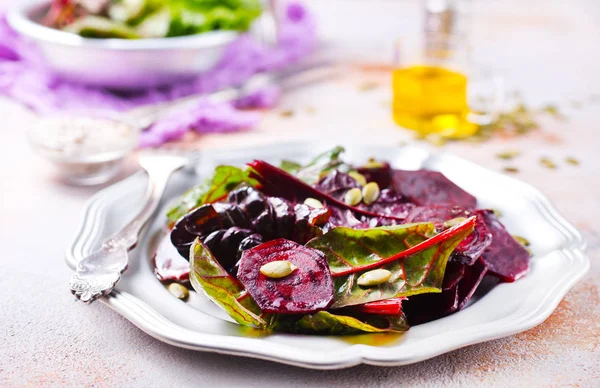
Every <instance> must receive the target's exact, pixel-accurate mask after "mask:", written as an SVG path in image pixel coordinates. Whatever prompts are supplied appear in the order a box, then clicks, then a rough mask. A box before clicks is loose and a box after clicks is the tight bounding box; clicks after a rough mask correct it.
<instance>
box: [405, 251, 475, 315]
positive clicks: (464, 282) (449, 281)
mask: <svg viewBox="0 0 600 388" xmlns="http://www.w3.org/2000/svg"><path fill="white" fill-rule="evenodd" d="M486 272H487V267H486V265H485V263H484V262H483V260H482V259H479V260H477V261H476V262H475V263H474V264H473V265H472V266H467V265H464V264H459V263H454V264H452V265H449V266H448V267H447V268H446V274H445V275H444V290H443V291H442V293H440V294H421V295H414V296H411V297H409V298H408V300H406V301H405V302H404V303H403V304H402V308H403V310H404V313H405V314H406V318H407V319H408V322H409V324H410V325H418V324H421V323H425V322H430V321H433V320H436V319H439V318H442V317H445V316H447V315H450V314H452V313H454V312H456V311H460V310H462V309H463V308H464V307H465V306H466V305H467V303H468V302H469V300H470V299H471V297H472V296H473V294H474V293H475V291H476V290H477V287H478V286H479V284H480V283H481V280H482V279H483V277H484V276H485V274H486ZM458 278H459V279H458ZM457 279H458V281H457ZM449 285H452V287H450V288H447V286H449Z"/></svg>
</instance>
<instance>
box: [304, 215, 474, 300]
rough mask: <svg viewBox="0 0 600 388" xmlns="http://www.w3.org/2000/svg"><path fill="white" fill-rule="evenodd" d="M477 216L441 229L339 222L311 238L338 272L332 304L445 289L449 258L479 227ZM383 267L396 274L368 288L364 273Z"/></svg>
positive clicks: (424, 225) (314, 245)
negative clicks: (360, 282)
mask: <svg viewBox="0 0 600 388" xmlns="http://www.w3.org/2000/svg"><path fill="white" fill-rule="evenodd" d="M474 223H475V220H474V217H472V218H470V219H467V220H465V221H464V222H462V223H460V224H458V225H456V226H454V227H452V228H450V229H447V230H445V231H444V232H442V233H440V234H437V235H436V234H435V227H434V225H433V224H432V223H420V224H407V225H399V226H391V227H379V228H373V229H362V230H356V229H351V228H345V227H338V228H334V229H332V230H330V231H329V232H327V233H326V234H324V235H323V236H320V237H316V238H314V239H313V240H311V241H309V242H308V244H307V246H309V247H311V248H314V249H318V250H320V251H322V252H323V253H325V255H326V256H327V261H328V262H329V267H330V269H331V274H332V276H333V281H334V287H335V296H334V304H333V305H332V308H340V307H345V306H352V305H359V304H364V303H366V302H373V301H377V300H383V299H389V298H393V297H400V296H409V295H415V294H421V293H428V292H432V293H436V292H441V287H442V281H443V279H444V272H445V269H446V263H447V261H448V257H449V256H450V254H451V253H452V251H453V250H454V249H455V248H456V246H457V245H458V244H459V243H460V242H461V241H462V240H463V239H464V238H465V237H466V236H468V235H469V234H470V233H471V232H472V231H473V229H474ZM377 268H383V269H386V270H388V271H390V272H391V273H392V276H391V278H390V279H389V280H388V281H386V282H385V283H382V284H379V285H376V286H370V287H362V286H359V285H358V284H357V279H358V278H359V277H360V275H362V274H363V273H366V272H368V271H371V270H373V269H377Z"/></svg>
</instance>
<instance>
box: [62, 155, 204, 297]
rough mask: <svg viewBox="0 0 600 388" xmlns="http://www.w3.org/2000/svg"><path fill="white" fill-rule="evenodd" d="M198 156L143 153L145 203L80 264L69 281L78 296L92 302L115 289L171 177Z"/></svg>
mask: <svg viewBox="0 0 600 388" xmlns="http://www.w3.org/2000/svg"><path fill="white" fill-rule="evenodd" d="M197 158H198V155H197V154H191V155H189V154H188V155H182V154H181V153H175V152H174V151H166V150H165V151H158V150H148V151H142V152H141V153H140V156H139V163H140V165H141V166H142V168H143V169H144V170H146V172H147V173H148V189H147V191H146V197H145V202H144V206H143V208H142V210H141V211H140V212H139V213H138V215H137V216H135V218H134V219H133V220H131V221H130V222H129V223H128V224H127V225H126V226H125V227H124V228H123V229H121V230H120V231H119V232H117V233H116V234H115V235H113V236H112V237H109V238H107V239H106V240H104V242H103V243H102V247H101V248H100V249H99V250H97V251H96V252H94V253H92V254H91V255H89V256H87V257H85V258H84V259H83V260H81V261H80V262H79V263H78V264H77V267H76V269H75V274H74V275H73V277H72V278H71V281H70V282H69V285H70V287H71V292H72V293H73V295H75V297H76V298H77V299H79V300H81V301H82V302H84V303H91V302H93V301H94V300H96V299H98V298H99V297H101V296H104V295H108V294H109V293H110V292H111V291H112V289H113V288H114V287H115V285H116V284H117V283H118V282H119V280H120V279H121V274H122V273H123V272H124V271H125V270H126V269H127V265H128V262H129V254H128V252H129V251H130V250H131V249H133V248H134V247H135V246H136V244H137V242H138V238H139V235H140V232H141V230H142V228H143V227H144V225H145V224H146V222H147V221H148V219H150V217H151V216H152V214H153V213H154V211H155V210H156V208H157V207H158V204H159V203H160V200H161V198H162V196H163V193H164V191H165V188H166V185H167V182H168V181H169V178H170V177H171V175H172V174H173V173H174V172H175V171H177V170H179V169H180V168H182V167H184V166H185V165H186V164H188V163H192V162H193V161H194V160H197Z"/></svg>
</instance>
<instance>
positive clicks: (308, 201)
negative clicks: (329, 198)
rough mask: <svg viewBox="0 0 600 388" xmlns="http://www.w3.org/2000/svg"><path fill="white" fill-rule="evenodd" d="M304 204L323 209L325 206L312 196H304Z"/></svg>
mask: <svg viewBox="0 0 600 388" xmlns="http://www.w3.org/2000/svg"><path fill="white" fill-rule="evenodd" d="M304 204H305V205H306V206H310V207H312V208H313V209H323V208H324V207H325V206H323V204H322V203H321V201H319V200H318V199H314V198H306V199H305V200H304Z"/></svg>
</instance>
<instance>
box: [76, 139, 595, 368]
mask: <svg viewBox="0 0 600 388" xmlns="http://www.w3.org/2000/svg"><path fill="white" fill-rule="evenodd" d="M327 148H330V145H325V144H323V145H315V144H309V143H306V144H278V145H273V146H268V147H264V148H254V149H244V150H235V151H218V150H215V151H206V152H205V153H204V154H203V156H202V159H201V160H200V162H199V164H198V166H197V168H196V171H197V174H196V175H193V174H190V173H189V172H188V173H185V172H181V173H178V174H177V175H175V176H173V178H172V179H171V182H170V183H169V186H168V188H167V192H166V194H165V197H164V199H163V204H162V209H161V210H160V211H159V212H158V213H157V215H155V217H154V218H153V219H152V221H151V223H150V225H149V226H148V228H147V229H146V231H145V232H144V236H143V238H142V241H141V243H140V245H139V246H138V248H136V249H135V250H134V251H133V252H132V255H131V259H132V262H131V264H130V267H129V269H128V270H127V272H126V273H125V274H124V277H123V279H122V280H121V283H119V285H118V286H117V289H116V290H115V291H113V293H111V294H110V295H109V296H108V297H106V298H103V299H102V301H103V302H104V303H106V304H107V305H108V306H110V307H111V308H113V309H114V310H116V311H117V312H119V313H120V314H122V315H123V316H124V317H125V318H127V319H128V320H130V321H131V322H132V323H133V324H135V325H136V326H138V327H139V328H140V329H142V330H143V331H145V332H146V333H148V334H150V335H151V336H153V337H155V338H157V339H159V340H161V341H164V342H167V343H169V344H172V345H175V346H180V347H185V348H190V349H196V350H201V351H210V352H217V353H226V354H235V355H240V356H247V357H253V358H261V359H267V360H271V361H276V362H281V363H285V364H292V365H296V366H301V367H306V368H315V369H335V368H344V367H349V366H353V365H357V364H361V363H365V364H372V365H405V364H410V363H414V362H418V361H422V360H425V359H428V358H432V357H435V356H437V355H440V354H442V353H446V352H449V351H451V350H454V349H458V348H460V347H464V346H468V345H471V344H475V343H479V342H483V341H489V340H492V339H496V338H500V337H505V336H509V335H512V334H516V333H519V332H522V331H525V330H528V329H530V328H532V327H534V326H536V325H538V324H540V323H541V322H543V321H544V320H545V319H546V318H547V317H548V316H549V315H550V314H551V313H552V312H553V311H554V309H555V308H556V306H557V305H558V303H559V302H560V301H561V299H562V298H563V297H564V295H565V294H566V293H567V291H568V290H569V289H570V288H571V287H572V286H573V285H574V284H575V283H576V282H577V281H578V280H579V279H581V278H582V277H583V276H584V275H585V273H586V272H587V271H588V269H589V259H588V258H587V257H586V256H585V255H584V253H583V250H584V248H585V243H584V241H583V239H582V237H581V235H580V234H579V233H578V232H577V230H575V228H573V226H571V225H570V224H569V223H568V222H567V221H566V220H565V219H564V218H563V217H562V216H560V215H559V214H558V212H557V211H556V210H555V209H554V208H553V207H552V205H551V204H550V202H549V201H548V199H547V198H546V197H545V196H543V195H542V194H541V193H540V192H539V191H537V190H536V189H534V188H533V187H531V186H530V185H528V184H525V183H523V182H520V181H518V180H516V179H514V178H511V177H508V176H504V175H501V174H498V173H495V172H492V171H489V170H487V169H484V168H482V167H480V166H477V165H475V164H473V163H471V162H468V161H466V160H464V159H461V158H458V157H456V156H452V155H449V154H443V153H442V154H433V153H429V152H428V151H426V150H423V149H421V148H417V147H414V146H405V147H394V148H392V147H389V148H385V147H365V146H356V145H354V146H353V145H349V146H347V147H346V150H347V151H346V153H345V155H344V159H346V160H348V161H352V162H355V163H361V162H364V161H366V160H367V158H368V157H370V156H376V157H377V158H378V159H383V160H388V161H390V162H391V164H392V165H393V166H394V167H397V168H403V169H419V168H427V169H431V170H437V171H440V172H442V173H444V174H445V175H446V176H447V177H448V178H450V179H451V180H453V181H454V182H455V183H457V184H458V185H460V186H461V187H462V188H464V189H465V190H467V191H469V192H470V193H472V194H473V195H475V196H476V197H477V199H478V204H479V207H482V208H485V207H490V208H494V209H498V210H500V211H501V212H502V222H503V223H504V224H505V225H506V227H507V228H508V229H509V230H510V232H511V233H513V234H518V235H521V236H524V237H526V238H527V239H528V240H529V241H530V242H531V249H532V251H533V253H534V256H533V258H532V260H531V268H530V272H529V273H528V275H527V276H525V277H524V278H522V279H520V280H518V281H517V282H514V283H504V284H498V285H496V286H493V287H490V288H488V289H483V288H485V287H480V288H482V289H481V290H478V293H477V294H476V296H475V297H474V298H473V300H472V301H471V303H470V305H469V306H468V307H467V308H466V309H464V310H463V311H460V312H458V313H456V314H453V315H451V316H449V317H446V318H443V319H439V320H436V321H433V322H429V323H426V324H423V325H418V326H414V327H412V328H411V329H410V330H409V331H408V332H407V333H406V334H404V335H402V336H398V335H378V334H371V335H361V336H350V337H321V336H306V335H291V334H271V335H265V334H264V333H262V332H260V331H258V330H252V329H248V328H244V327H241V326H239V325H237V324H235V323H232V322H231V320H230V319H228V317H227V316H226V314H225V313H223V312H222V311H221V310H220V309H219V308H218V307H216V306H215V305H214V304H212V303H211V302H210V301H209V300H208V299H206V298H205V297H204V296H202V295H200V294H197V293H194V292H192V293H191V295H190V299H189V301H188V302H182V301H180V300H178V299H176V298H174V297H173V296H172V295H171V294H170V293H169V292H168V291H167V290H166V288H165V287H164V286H163V285H162V284H161V283H160V282H159V281H158V280H157V279H156V278H155V277H154V275H153V273H152V255H153V253H154V251H155V249H156V245H157V242H158V240H159V239H160V237H161V236H164V233H165V229H164V225H165V221H166V217H165V215H164V214H165V212H164V210H165V208H166V206H167V204H168V202H169V201H172V200H173V199H174V198H176V197H177V196H179V195H181V194H182V193H183V192H184V191H185V190H186V189H188V188H189V187H191V186H192V185H193V184H195V183H197V182H199V181H200V180H202V179H205V178H206V177H207V176H210V174H211V173H212V170H213V169H214V167H215V166H217V165H219V164H234V165H242V164H244V163H245V162H248V161H250V160H252V159H265V160H267V161H270V162H273V163H277V162H278V161H279V160H281V159H282V158H286V159H293V160H299V161H302V160H307V159H309V158H310V157H311V156H313V155H315V154H316V153H318V152H320V151H323V150H325V149H327ZM145 189H146V177H145V175H143V174H141V173H140V174H136V175H133V176H131V177H129V178H127V179H125V180H124V181H122V182H120V183H117V184H115V185H114V186H111V187H109V188H107V189H105V190H103V191H101V192H99V193H98V194H96V195H95V196H94V197H93V198H92V199H91V200H90V201H89V202H88V204H87V206H86V208H85V211H84V215H83V221H82V223H81V227H80V229H79V232H78V233H77V236H76V237H75V239H74V241H73V243H72V244H71V246H70V247H69V249H68V251H67V262H68V264H69V265H70V266H71V267H74V265H75V264H76V263H77V261H78V260H81V258H82V257H84V256H85V255H87V254H89V253H91V252H92V251H93V250H94V249H96V248H97V247H98V246H99V244H100V242H101V241H102V239H104V238H105V237H106V236H108V235H109V234H111V233H113V232H114V231H116V230H118V229H119V228H120V227H121V226H123V225H124V224H125V223H126V222H127V221H128V220H129V219H130V218H132V217H133V215H134V214H135V213H136V212H137V211H138V210H139V209H140V207H141V200H142V198H143V195H144V192H145Z"/></svg>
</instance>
